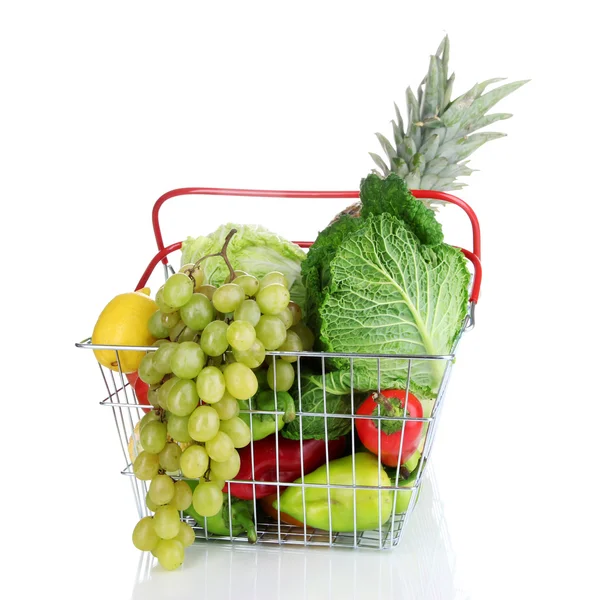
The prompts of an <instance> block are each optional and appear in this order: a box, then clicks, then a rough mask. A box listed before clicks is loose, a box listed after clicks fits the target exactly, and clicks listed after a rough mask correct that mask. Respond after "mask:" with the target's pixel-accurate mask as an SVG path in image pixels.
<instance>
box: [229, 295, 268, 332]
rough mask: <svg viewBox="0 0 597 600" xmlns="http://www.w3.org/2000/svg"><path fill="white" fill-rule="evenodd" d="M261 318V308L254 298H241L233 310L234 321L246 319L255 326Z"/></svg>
mask: <svg viewBox="0 0 597 600" xmlns="http://www.w3.org/2000/svg"><path fill="white" fill-rule="evenodd" d="M260 318H261V310H260V309H259V305H258V304H257V302H255V300H243V302H242V304H241V305H240V306H239V307H238V308H237V309H236V310H235V311H234V320H235V321H247V322H249V323H251V325H253V327H255V325H257V323H259V319H260Z"/></svg>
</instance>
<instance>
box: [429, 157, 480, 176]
mask: <svg viewBox="0 0 597 600" xmlns="http://www.w3.org/2000/svg"><path fill="white" fill-rule="evenodd" d="M468 162H469V161H468V160H466V161H464V162H461V163H459V164H455V165H448V166H447V167H446V168H445V169H442V170H441V171H440V172H439V173H438V175H439V176H440V178H445V177H451V178H452V179H456V178H457V177H460V176H461V175H471V174H472V173H474V172H475V171H477V170H478V169H469V167H467V166H466V165H467V164H468Z"/></svg>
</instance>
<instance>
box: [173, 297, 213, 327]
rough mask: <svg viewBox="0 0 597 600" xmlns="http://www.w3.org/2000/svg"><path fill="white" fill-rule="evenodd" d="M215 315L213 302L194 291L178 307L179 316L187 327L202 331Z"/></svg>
mask: <svg viewBox="0 0 597 600" xmlns="http://www.w3.org/2000/svg"><path fill="white" fill-rule="evenodd" d="M215 316H216V313H215V310H214V307H213V304H212V303H211V301H210V300H209V298H208V297H207V296H206V295H205V294H199V293H195V294H193V295H192V296H191V299H190V300H189V301H188V302H187V303H186V304H185V305H184V306H183V307H182V308H181V309H180V318H181V319H182V320H183V321H184V323H185V325H186V326H187V327H191V328H192V329H195V330H196V331H203V330H204V329H205V328H206V327H207V326H208V325H209V323H211V322H212V321H213V320H214V317H215Z"/></svg>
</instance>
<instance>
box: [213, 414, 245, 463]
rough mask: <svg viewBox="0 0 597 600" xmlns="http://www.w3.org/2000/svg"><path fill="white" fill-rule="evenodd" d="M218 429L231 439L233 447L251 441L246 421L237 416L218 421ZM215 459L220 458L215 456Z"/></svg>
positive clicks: (238, 446)
mask: <svg viewBox="0 0 597 600" xmlns="http://www.w3.org/2000/svg"><path fill="white" fill-rule="evenodd" d="M220 431H221V432H223V433H225V434H226V435H227V436H228V437H229V438H230V439H231V440H232V443H233V444H234V447H235V448H244V447H245V446H247V445H248V444H249V443H250V442H251V429H250V428H249V426H248V425H247V424H246V422H245V421H243V420H242V419H241V418H239V417H234V418H232V419H228V420H227V421H222V422H221V423H220ZM208 453H209V450H208ZM210 456H211V455H210ZM215 460H220V459H218V458H216V459H215Z"/></svg>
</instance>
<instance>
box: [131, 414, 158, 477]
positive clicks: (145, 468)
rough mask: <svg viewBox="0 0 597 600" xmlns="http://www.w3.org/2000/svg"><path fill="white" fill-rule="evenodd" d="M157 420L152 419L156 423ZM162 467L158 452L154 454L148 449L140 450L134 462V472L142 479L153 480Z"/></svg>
mask: <svg viewBox="0 0 597 600" xmlns="http://www.w3.org/2000/svg"><path fill="white" fill-rule="evenodd" d="M154 422H155V421H152V423H154ZM159 468H160V459H159V457H158V455H157V454H152V453H151V452H148V451H147V450H142V451H141V452H139V455H138V456H137V458H135V462H134V463H133V473H134V474H135V476H136V477H137V479H141V480H142V481H151V480H152V479H153V478H154V477H155V476H156V475H157V474H158V469H159Z"/></svg>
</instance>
